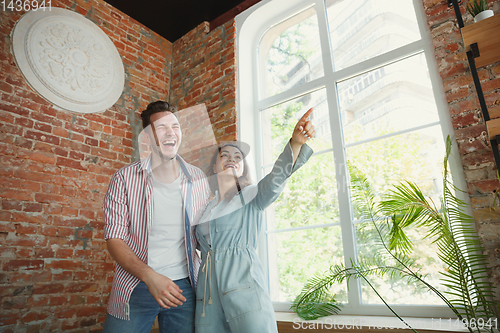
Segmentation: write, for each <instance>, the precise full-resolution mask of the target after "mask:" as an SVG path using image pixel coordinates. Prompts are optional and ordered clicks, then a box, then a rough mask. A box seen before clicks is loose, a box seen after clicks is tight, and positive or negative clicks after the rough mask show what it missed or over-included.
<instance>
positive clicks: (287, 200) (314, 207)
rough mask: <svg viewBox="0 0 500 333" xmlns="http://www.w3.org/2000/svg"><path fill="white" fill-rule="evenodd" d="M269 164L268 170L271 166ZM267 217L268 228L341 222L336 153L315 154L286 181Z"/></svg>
mask: <svg viewBox="0 0 500 333" xmlns="http://www.w3.org/2000/svg"><path fill="white" fill-rule="evenodd" d="M270 169H271V167H269V169H268V170H266V171H267V172H266V174H267V173H269V172H270V171H271V170H270ZM272 209H274V217H273V218H271V217H270V216H268V218H267V230H275V229H284V228H297V227H304V226H311V225H320V224H325V223H334V222H338V221H339V220H338V217H339V209H338V197H337V182H336V181H335V164H334V161H333V154H332V153H331V152H327V153H324V154H320V155H316V156H312V157H311V158H310V159H309V161H308V162H307V163H306V164H305V165H304V166H303V167H302V168H300V169H299V170H297V171H296V172H295V173H294V174H293V176H292V177H290V178H289V179H288V181H287V185H286V187H285V189H284V190H283V192H282V193H281V195H280V196H279V198H278V200H276V202H275V203H274V205H273V206H272Z"/></svg>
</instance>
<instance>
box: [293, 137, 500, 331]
mask: <svg viewBox="0 0 500 333" xmlns="http://www.w3.org/2000/svg"><path fill="white" fill-rule="evenodd" d="M450 153H451V139H450V138H449V137H448V139H447V142H446V156H445V159H444V179H443V189H444V193H443V197H442V202H441V207H437V206H435V205H434V203H433V202H432V200H429V199H427V198H426V197H425V196H424V194H423V193H422V191H421V190H420V189H419V188H418V186H417V185H416V184H414V183H411V182H402V183H399V184H398V185H394V187H393V189H392V190H390V191H389V193H387V194H386V195H384V196H383V198H382V200H381V201H380V202H377V201H376V200H375V194H374V191H373V189H372V188H371V185H370V183H369V182H368V180H367V178H366V177H365V176H364V175H363V174H362V172H360V171H359V169H357V168H355V167H354V166H353V165H350V166H349V173H350V177H351V182H352V192H353V204H354V206H357V207H355V209H356V210H358V211H360V212H362V213H363V219H367V220H368V221H371V222H372V224H373V227H374V228H373V230H375V232H374V233H373V237H374V240H373V242H372V243H371V246H374V247H376V248H377V251H376V252H375V255H374V256H373V257H372V258H356V259H352V260H351V263H350V267H346V266H345V265H343V264H342V263H339V264H334V265H332V266H331V268H330V269H329V270H328V271H326V272H325V273H323V274H320V275H317V276H315V277H312V278H311V279H310V280H309V281H308V283H307V284H306V286H305V287H304V288H303V290H302V292H301V293H300V295H298V296H297V297H296V298H295V300H294V302H293V303H292V306H291V309H292V310H293V311H295V312H296V313H297V314H298V315H299V317H301V318H302V319H305V320H312V319H317V318H320V317H323V316H327V315H333V314H337V313H338V312H340V311H341V304H339V303H338V302H337V300H336V298H335V295H333V294H331V292H330V290H331V287H332V285H333V284H337V283H345V282H346V281H349V280H350V279H352V278H357V279H362V280H363V281H365V282H366V283H367V285H368V286H369V287H370V288H371V289H372V290H373V291H374V292H375V294H376V295H377V296H378V297H379V298H380V299H381V300H382V302H383V303H384V304H385V305H386V306H387V308H388V309H389V310H390V311H391V312H392V313H393V314H394V315H395V316H396V317H397V318H399V319H400V320H401V321H402V322H403V323H404V324H405V325H406V326H408V327H409V328H410V329H412V330H413V332H417V331H416V330H415V329H413V328H412V327H411V326H410V325H409V324H408V323H407V322H406V321H405V320H404V319H403V318H402V317H400V316H399V315H398V314H397V313H396V311H394V310H393V309H392V308H391V306H390V305H389V304H388V303H387V302H386V300H385V299H384V297H383V296H382V295H381V293H380V292H379V291H378V290H377V288H376V286H374V284H373V283H371V282H372V278H373V277H374V276H379V277H386V278H387V277H396V278H399V279H403V278H404V279H406V280H407V281H408V283H416V284H418V285H420V286H423V287H424V288H426V289H428V290H429V291H431V292H433V293H434V294H435V295H437V296H438V297H439V298H440V299H441V300H442V301H443V303H444V304H446V305H447V306H448V307H449V308H450V309H451V310H452V311H453V312H454V314H455V315H456V316H457V318H458V319H459V320H460V322H462V323H465V324H467V323H476V322H486V323H488V322H487V320H490V319H491V320H490V322H489V323H490V324H491V322H494V323H493V325H489V324H487V325H482V326H481V327H479V326H477V325H465V326H466V328H467V329H468V330H469V332H470V333H482V332H488V333H497V332H498V326H497V323H498V321H499V320H500V316H499V312H500V303H496V302H495V301H494V297H495V296H494V291H493V285H492V284H491V283H490V282H489V281H488V274H487V270H486V266H487V262H486V256H485V255H484V254H483V251H484V249H483V247H482V245H481V242H480V240H479V238H478V236H477V234H476V232H475V229H474V227H473V219H472V217H470V216H469V215H467V214H466V213H465V210H466V209H465V208H466V204H465V203H464V202H463V201H461V200H460V199H459V198H458V197H456V196H455V192H456V191H459V190H458V189H457V188H456V187H455V186H454V185H453V183H452V182H451V179H450V175H449V173H448V169H447V165H448V158H449V156H450ZM412 225H413V226H417V227H428V229H427V230H428V231H427V232H426V238H429V239H431V240H432V242H434V243H436V244H437V248H438V256H439V258H440V259H441V260H442V261H443V263H444V265H445V271H442V272H440V273H441V275H442V278H441V281H442V283H443V285H444V286H446V287H447V288H448V289H447V290H444V291H440V290H438V289H437V288H435V287H434V286H432V285H431V284H430V283H429V282H428V281H427V279H426V277H425V276H423V275H421V274H420V272H419V269H418V268H417V267H416V266H415V262H414V260H412V259H410V257H409V256H408V254H409V253H411V252H412V251H413V245H412V242H411V241H410V239H409V237H407V235H406V231H405V229H407V228H409V227H410V226H412ZM485 318H486V321H484V320H485Z"/></svg>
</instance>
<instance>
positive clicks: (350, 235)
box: [236, 0, 469, 318]
mask: <svg viewBox="0 0 500 333" xmlns="http://www.w3.org/2000/svg"><path fill="white" fill-rule="evenodd" d="M412 1H413V5H414V8H415V13H416V17H417V22H418V26H419V30H420V35H421V37H422V38H421V39H420V40H418V41H416V42H413V43H410V44H408V45H405V46H403V47H400V48H397V49H396V50H393V51H389V52H387V53H385V54H382V55H379V56H376V57H374V58H371V59H368V60H365V61H363V62H361V63H358V64H356V65H353V66H351V67H348V68H345V69H341V70H339V71H337V72H334V71H333V62H332V59H331V52H330V48H331V46H330V41H329V32H328V27H327V17H326V11H325V6H324V2H323V0H269V1H265V0H263V1H261V2H259V3H258V4H256V5H254V6H252V7H251V8H249V9H248V10H246V11H244V12H243V13H241V14H240V15H238V16H237V17H236V31H237V37H236V38H237V42H236V45H237V70H238V72H237V74H238V81H237V110H238V130H239V139H240V140H243V141H245V142H247V143H249V144H250V145H251V147H252V151H251V154H250V155H249V157H248V159H249V162H250V163H251V164H250V165H256V166H262V165H263V161H262V157H261V156H262V154H261V147H262V144H263V143H262V140H261V135H260V132H259V130H260V129H259V127H260V112H259V110H263V109H265V108H268V107H270V106H273V105H277V104H280V103H283V102H285V101H288V100H290V99H292V98H293V97H295V96H296V94H297V91H300V92H301V94H303V93H305V92H312V91H315V90H317V89H320V88H323V87H324V88H325V89H326V94H327V98H328V103H329V109H330V110H331V111H330V122H331V124H330V126H331V131H332V133H342V124H341V121H340V115H338V112H337V115H338V116H335V114H334V111H332V110H339V107H338V105H337V97H336V95H337V91H336V83H337V82H339V81H342V80H345V79H348V78H351V77H354V76H356V75H358V74H360V73H365V72H368V71H371V70H373V69H376V68H379V67H382V66H384V65H387V64H390V63H392V62H395V61H397V60H400V59H404V58H406V57H410V56H412V55H414V54H416V53H419V52H422V51H424V54H425V57H426V61H427V64H428V67H429V74H430V80H431V83H432V88H433V94H434V98H435V100H436V105H437V109H438V115H439V119H440V124H441V127H442V130H443V140H446V136H447V135H450V137H451V138H452V140H453V142H456V141H455V137H454V130H453V127H452V124H451V118H450V114H449V111H448V104H447V102H446V99H445V93H444V89H443V84H442V80H441V78H440V76H439V71H438V66H437V63H436V60H435V57H434V47H433V45H432V38H431V35H430V31H429V29H428V26H427V20H426V16H425V11H424V8H423V4H422V1H421V0H412ZM311 6H315V8H316V13H317V17H318V26H319V30H320V42H321V49H322V57H323V66H324V76H323V77H321V78H318V79H315V80H312V81H310V82H307V83H304V84H303V85H302V86H300V87H294V88H292V89H290V90H287V91H285V92H282V93H279V94H277V95H274V96H271V97H267V98H264V99H262V100H259V89H258V85H259V77H258V76H259V59H258V56H259V55H258V47H259V43H260V40H261V38H262V36H263V35H264V33H265V32H266V31H267V30H268V29H269V28H270V27H272V26H274V25H276V24H278V23H279V22H282V21H283V20H285V19H287V18H289V17H291V16H293V15H294V14H296V13H298V12H300V11H302V10H303V9H305V8H308V7H311ZM395 59H396V60H395ZM332 115H333V116H332ZM332 145H333V148H332V150H333V153H334V156H335V165H336V168H335V169H336V177H337V179H348V176H347V169H346V167H345V166H346V163H345V162H346V156H345V151H344V147H343V146H342V143H341V142H335V141H334V142H332ZM443 155H444V152H443ZM449 164H450V170H451V173H452V174H453V175H454V177H453V179H454V183H455V185H457V186H458V187H459V188H462V189H465V188H467V187H466V184H465V179H464V174H463V168H462V164H461V160H460V154H459V152H458V148H457V145H456V144H454V145H453V147H452V154H451V157H450V161H449ZM256 169H257V170H254V172H256V174H254V175H253V176H254V179H261V178H262V177H263V176H264V175H263V174H262V171H261V170H262V168H256ZM338 187H339V189H340V188H341V187H342V186H338ZM461 199H463V200H465V201H466V202H468V201H469V197H468V196H467V195H463V196H461ZM338 200H339V218H340V221H341V222H340V224H341V227H342V239H343V240H354V232H353V227H352V226H353V221H352V218H351V216H352V214H351V209H352V208H351V202H350V200H349V199H348V197H347V196H346V195H345V194H341V193H339V195H338ZM344 242H345V241H343V243H344ZM351 243H353V244H354V241H352V242H351ZM343 247H344V257H345V260H346V262H345V263H344V264H345V265H348V264H349V262H348V260H349V257H353V258H354V257H355V255H356V254H355V251H354V246H346V245H343ZM259 255H260V257H261V260H262V263H263V266H264V271H265V272H266V273H267V270H268V260H267V244H266V235H265V234H264V233H263V235H262V237H261V240H260V242H259ZM349 290H350V291H349V294H348V304H345V306H343V308H342V311H341V314H347V315H392V313H391V312H390V311H389V310H388V309H387V308H386V307H385V306H384V305H368V304H360V300H361V290H360V288H359V284H358V283H357V282H356V281H355V280H352V281H351V284H350V285H349ZM391 306H392V305H391ZM289 307H290V304H289V303H281V302H275V303H274V309H275V311H277V312H289V311H290V310H289ZM392 307H393V309H394V310H395V311H396V312H397V313H398V314H400V315H401V316H411V317H430V318H438V317H439V318H451V317H454V315H453V313H452V312H451V310H449V308H448V307H447V306H445V305H444V304H443V306H435V305H394V306H392Z"/></svg>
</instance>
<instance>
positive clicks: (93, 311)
mask: <svg viewBox="0 0 500 333" xmlns="http://www.w3.org/2000/svg"><path fill="white" fill-rule="evenodd" d="M105 312H106V308H105V307H102V306H92V307H91V306H86V307H84V308H81V309H79V310H77V312H76V316H77V317H90V316H96V315H99V314H102V313H105Z"/></svg>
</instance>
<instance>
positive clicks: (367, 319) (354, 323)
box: [275, 312, 468, 333]
mask: <svg viewBox="0 0 500 333" xmlns="http://www.w3.org/2000/svg"><path fill="white" fill-rule="evenodd" d="M275 314H276V320H277V322H278V331H279V333H292V332H293V333H299V332H311V331H314V332H339V331H342V332H344V331H346V332H348V331H350V330H356V331H357V332H367V333H374V332H377V331H390V332H391V333H399V332H405V333H407V332H408V331H411V330H410V329H409V328H408V327H407V326H406V325H405V324H404V323H403V322H401V320H399V319H398V318H396V317H383V316H356V315H335V316H328V317H324V318H320V319H318V320H311V321H304V320H302V319H300V318H299V317H298V316H297V314H295V313H290V312H276V313H275ZM403 319H404V320H405V321H406V322H407V323H408V324H410V325H411V326H412V327H413V328H414V329H415V330H417V331H418V332H419V333H422V332H433V333H438V332H445V333H449V332H468V330H467V329H466V328H465V327H464V326H460V325H459V324H461V323H460V321H458V320H457V319H456V318H451V319H450V318H437V319H436V318H416V317H403Z"/></svg>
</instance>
